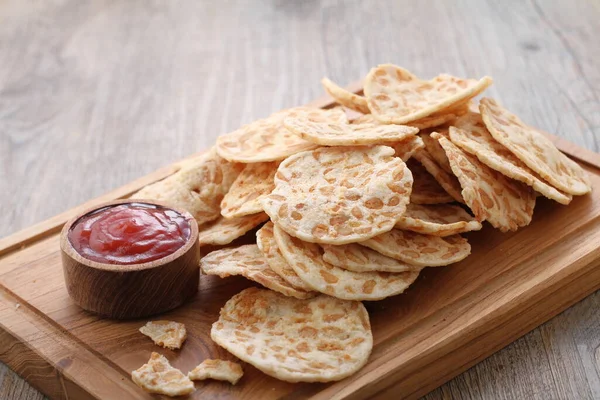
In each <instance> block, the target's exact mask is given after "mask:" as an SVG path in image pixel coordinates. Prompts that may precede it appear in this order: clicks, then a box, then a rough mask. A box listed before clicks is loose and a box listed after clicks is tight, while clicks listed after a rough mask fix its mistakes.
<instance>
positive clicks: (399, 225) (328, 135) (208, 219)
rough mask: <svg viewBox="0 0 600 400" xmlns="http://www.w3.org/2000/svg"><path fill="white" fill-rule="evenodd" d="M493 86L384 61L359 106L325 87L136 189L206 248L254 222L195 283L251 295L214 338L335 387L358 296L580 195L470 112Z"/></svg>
mask: <svg viewBox="0 0 600 400" xmlns="http://www.w3.org/2000/svg"><path fill="white" fill-rule="evenodd" d="M491 83H492V79H491V78H489V77H484V78H482V79H479V80H476V79H461V78H456V77H453V76H451V75H446V74H442V75H439V76H437V77H435V78H433V79H431V80H422V79H420V78H418V77H416V76H415V75H413V74H412V73H410V72H409V71H407V70H405V69H403V68H400V67H398V66H395V65H390V64H386V65H379V66H377V67H375V68H373V69H372V70H371V71H370V72H369V74H368V75H367V77H366V79H365V80H364V96H359V95H356V94H354V93H350V92H348V91H346V90H345V89H343V88H341V87H339V86H337V85H336V84H335V83H333V82H331V81H330V80H328V79H324V80H323V85H324V87H325V90H326V91H327V92H328V93H329V94H330V95H331V96H332V97H333V98H334V99H335V100H336V102H337V103H339V105H340V106H339V107H335V108H332V109H327V110H324V109H316V108H308V107H298V108H293V109H290V110H285V111H281V112H278V113H275V114H273V115H271V116H269V117H268V118H265V119H262V120H259V121H255V122H253V123H250V124H248V125H246V126H243V127H242V128H240V129H238V130H236V131H234V132H232V133H229V134H227V135H223V136H221V137H219V138H218V139H217V143H216V146H215V147H214V148H213V149H211V150H210V151H209V152H207V153H206V154H204V155H203V156H201V157H199V158H197V159H195V160H192V161H190V162H188V163H187V164H186V165H185V166H184V167H183V168H182V169H181V170H180V171H179V172H178V173H176V174H175V175H173V176H171V177H169V178H167V179H165V180H163V181H161V182H158V183H156V184H153V185H150V186H148V187H146V188H144V189H142V190H141V191H140V192H138V193H137V194H136V195H135V196H134V197H136V198H140V199H156V200H162V201H164V202H167V203H170V204H172V205H174V206H179V207H181V208H185V209H187V210H189V211H190V212H191V213H192V214H193V215H194V216H195V217H196V219H197V221H198V223H199V226H200V241H201V244H203V245H228V244H231V242H233V241H234V240H235V239H237V238H239V237H241V236H244V235H245V234H246V233H247V232H249V231H251V230H252V229H254V228H257V227H259V226H260V229H258V231H257V232H256V244H246V245H241V246H230V247H226V248H223V249H220V250H216V251H213V252H211V253H209V254H207V255H206V256H204V257H203V258H202V260H201V269H202V271H203V272H204V273H205V274H209V275H218V276H221V277H227V276H230V275H242V276H244V277H246V278H248V279H250V280H253V281H255V282H258V283H259V284H260V285H262V286H263V287H264V288H261V289H259V288H250V289H246V290H244V291H242V292H240V293H239V294H237V295H235V296H234V297H233V298H232V299H231V300H230V301H228V302H227V304H226V305H225V306H224V307H223V309H222V310H221V315H220V318H219V320H218V321H217V322H215V323H214V325H213V327H212V331H211V337H212V339H213V340H214V341H215V342H216V343H218V344H219V345H221V346H222V347H224V348H225V349H227V350H228V351H230V352H231V353H233V354H234V355H235V356H237V357H238V358H240V359H242V360H244V361H246V362H248V363H250V364H252V365H254V366H255V367H257V368H258V369H260V370H262V371H263V372H265V373H267V374H269V375H271V376H274V377H276V378H279V379H283V380H286V381H290V382H298V381H309V382H314V381H320V382H324V381H332V380H339V379H342V378H344V377H347V376H349V375H350V374H352V373H354V372H356V371H357V370H358V369H360V368H361V367H362V366H363V365H364V364H365V363H366V361H367V359H368V357H369V354H370V352H371V348H372V345H373V339H372V334H371V328H370V324H369V318H368V314H367V311H366V309H365V308H364V306H363V305H362V303H361V301H363V300H381V299H384V298H386V297H389V296H395V295H398V294H400V293H402V292H404V291H405V290H406V289H407V288H408V287H409V286H410V285H411V284H412V283H413V282H414V281H415V280H416V279H417V278H418V276H419V272H420V271H421V270H422V269H423V268H426V267H442V266H446V265H450V264H452V263H456V262H459V261H461V260H463V259H464V258H465V257H467V256H468V255H469V254H470V252H471V247H470V245H469V243H468V241H467V239H466V238H464V237H462V236H461V234H462V233H465V232H469V231H477V230H480V229H481V228H482V223H483V222H484V221H487V222H489V223H490V224H491V225H492V226H493V227H494V228H497V229H499V230H501V231H503V232H506V231H514V230H517V229H519V228H521V227H524V226H526V225H528V224H529V223H530V222H531V219H532V216H533V211H534V206H535V202H536V197H537V196H540V195H541V196H545V197H547V198H549V199H552V200H554V201H557V202H559V203H561V204H569V202H570V201H571V200H572V198H573V196H574V195H584V194H586V193H588V192H589V191H590V190H591V186H590V181H589V179H588V177H587V176H586V173H585V172H584V170H583V169H582V168H581V167H580V166H579V165H578V164H576V163H575V162H573V161H572V160H570V159H569V158H567V157H566V156H565V155H563V154H562V153H561V152H560V151H559V150H558V149H556V147H555V146H554V145H553V144H552V142H550V141H549V140H548V138H547V137H546V136H545V135H543V134H542V133H540V132H539V131H538V130H537V129H535V128H533V127H531V126H528V125H527V124H525V123H524V122H523V121H521V120H520V119H519V118H518V117H517V116H516V115H514V114H513V113H511V112H510V111H508V110H506V109H505V108H503V107H502V106H500V105H499V104H498V103H497V102H496V101H494V100H493V99H490V98H483V99H481V101H479V104H478V106H477V105H476V104H475V103H474V100H473V98H474V97H475V96H477V95H479V94H481V93H482V92H483V91H484V90H485V89H486V88H487V87H488V86H490V85H491Z"/></svg>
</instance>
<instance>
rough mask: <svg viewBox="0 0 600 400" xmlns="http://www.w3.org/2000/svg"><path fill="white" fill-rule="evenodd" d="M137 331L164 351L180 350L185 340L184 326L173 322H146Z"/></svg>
mask: <svg viewBox="0 0 600 400" xmlns="http://www.w3.org/2000/svg"><path fill="white" fill-rule="evenodd" d="M139 331H140V332H141V333H142V334H144V335H146V336H148V337H149V338H150V339H152V340H153V341H154V343H155V344H156V345H158V346H162V347H164V348H166V349H171V350H176V349H180V348H181V345H182V344H183V342H184V341H185V339H186V338H187V331H186V330H185V325H184V324H181V323H179V322H173V321H165V320H160V321H148V322H147V323H146V325H144V326H142V327H141V328H140V329H139Z"/></svg>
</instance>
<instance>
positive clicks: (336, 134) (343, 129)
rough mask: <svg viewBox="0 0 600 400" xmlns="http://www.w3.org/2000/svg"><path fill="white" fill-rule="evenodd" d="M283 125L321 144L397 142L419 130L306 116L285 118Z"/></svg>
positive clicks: (400, 126)
mask: <svg viewBox="0 0 600 400" xmlns="http://www.w3.org/2000/svg"><path fill="white" fill-rule="evenodd" d="M283 124H284V125H285V127H286V128H288V129H289V130H290V131H292V132H294V133H295V134H296V135H298V136H300V137H301V138H303V139H306V140H308V141H309V142H312V143H316V144H320V145H322V146H358V145H372V144H385V143H390V142H397V141H400V140H404V139H407V138H409V137H410V136H414V135H415V134H416V133H417V132H419V130H418V129H417V128H413V127H410V126H405V125H381V124H377V125H375V124H339V123H331V122H316V121H312V120H311V118H310V116H309V115H302V114H300V115H298V116H296V117H293V118H292V117H288V118H286V119H285V120H284V121H283Z"/></svg>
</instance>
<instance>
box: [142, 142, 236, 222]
mask: <svg viewBox="0 0 600 400" xmlns="http://www.w3.org/2000/svg"><path fill="white" fill-rule="evenodd" d="M243 167H244V166H243V164H236V163H230V162H229V161H227V160H225V159H223V158H221V157H219V156H218V155H217V153H216V151H215V149H214V148H212V149H210V150H209V151H207V152H205V153H203V154H202V155H200V156H199V157H197V158H194V159H192V160H189V161H187V162H186V163H185V164H184V166H183V168H182V169H181V170H179V171H178V172H176V173H175V174H173V175H171V176H169V177H168V178H166V179H163V180H162V181H159V182H156V183H153V184H151V185H148V186H146V187H144V188H143V189H141V190H140V191H139V192H137V193H135V194H133V195H132V196H131V198H133V199H144V200H157V201H162V202H164V203H166V204H168V205H170V206H171V207H175V208H182V209H184V210H187V211H188V212H189V213H190V214H192V216H193V217H194V218H195V219H196V222H198V225H201V224H204V223H206V222H210V221H213V220H215V219H217V218H218V217H219V215H220V212H221V209H220V203H221V199H223V196H225V193H227V192H228V191H229V188H230V187H231V184H232V183H233V181H234V180H235V179H236V177H237V176H238V175H239V173H240V172H241V171H242V169H243Z"/></svg>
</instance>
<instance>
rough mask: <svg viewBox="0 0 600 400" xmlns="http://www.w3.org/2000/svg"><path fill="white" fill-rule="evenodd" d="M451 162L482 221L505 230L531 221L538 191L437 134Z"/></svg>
mask: <svg viewBox="0 0 600 400" xmlns="http://www.w3.org/2000/svg"><path fill="white" fill-rule="evenodd" d="M432 137H434V138H435V139H437V140H439V142H440V144H441V145H442V147H443V148H444V151H446V155H447V156H448V159H449V160H450V166H451V167H452V170H453V171H454V173H455V174H456V176H457V177H458V179H459V181H460V184H461V186H462V188H463V190H462V195H463V198H464V199H465V204H466V205H467V206H469V208H470V209H471V211H473V214H475V217H476V218H477V220H479V221H488V222H489V223H490V224H492V226H493V227H494V228H497V229H499V230H500V231H502V232H506V231H515V230H517V229H519V227H522V226H526V225H529V223H530V222H531V218H532V216H533V208H534V207H535V192H534V191H533V190H532V189H531V188H530V187H529V186H527V185H525V184H523V183H521V182H518V181H515V180H512V179H510V178H507V177H505V176H504V175H502V174H501V173H499V172H497V171H494V170H493V169H491V168H489V167H487V166H486V165H485V164H483V163H481V162H480V161H479V160H478V159H477V158H476V157H474V156H472V155H470V154H468V153H465V152H464V151H462V150H461V149H460V148H459V147H458V146H456V145H455V144H453V143H452V142H451V141H450V140H448V139H446V138H445V137H442V136H439V135H437V134H435V133H434V134H432Z"/></svg>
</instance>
